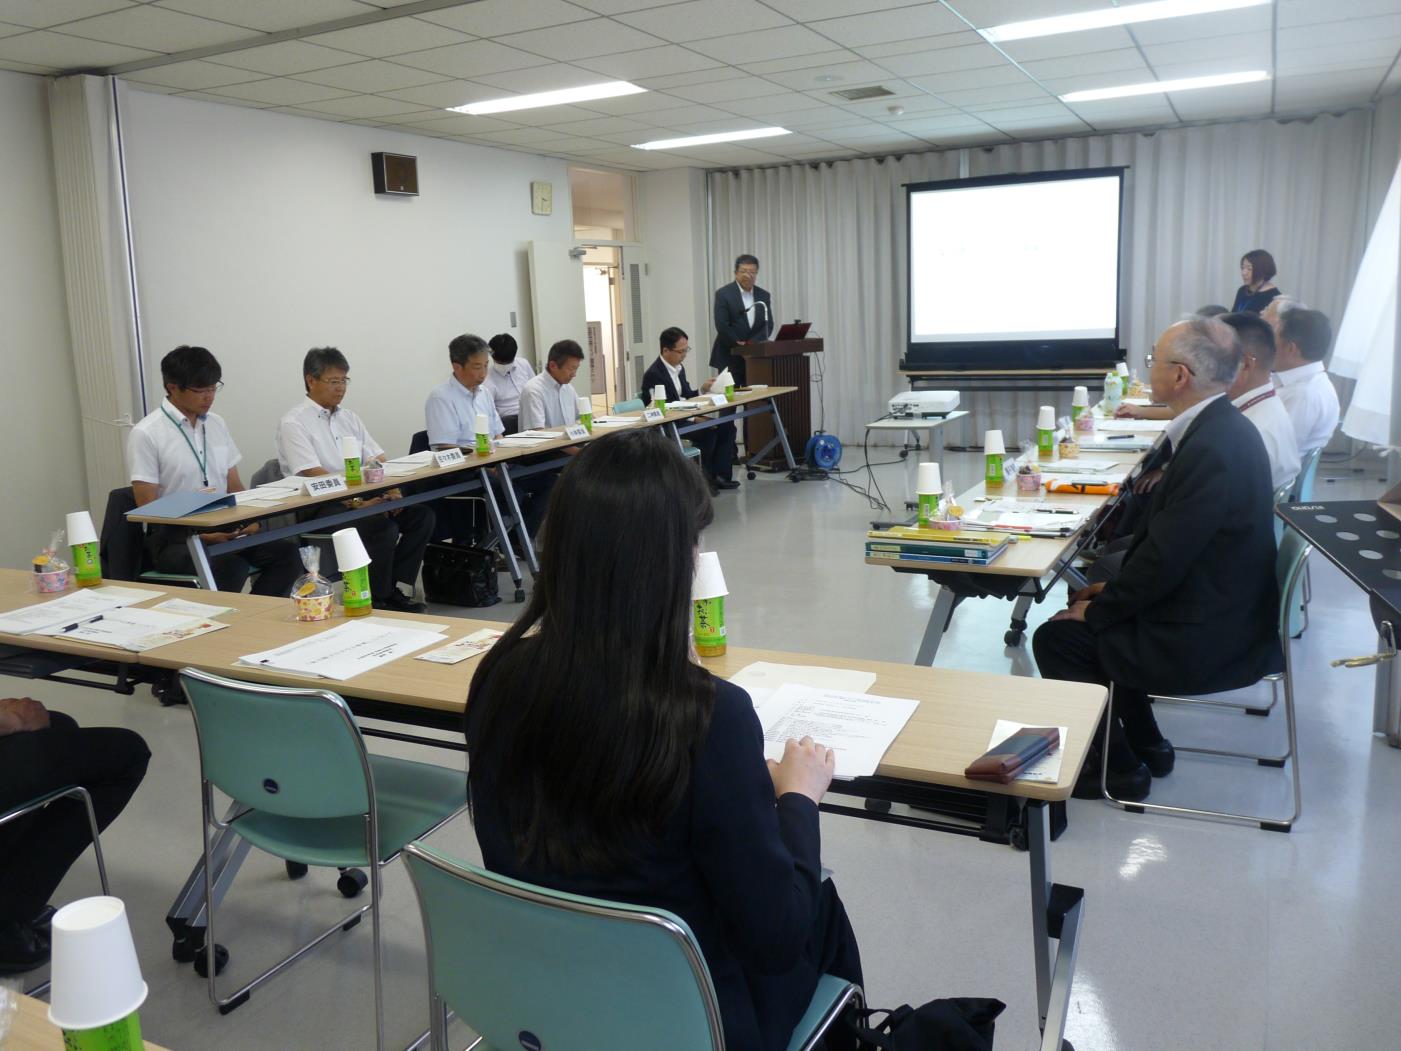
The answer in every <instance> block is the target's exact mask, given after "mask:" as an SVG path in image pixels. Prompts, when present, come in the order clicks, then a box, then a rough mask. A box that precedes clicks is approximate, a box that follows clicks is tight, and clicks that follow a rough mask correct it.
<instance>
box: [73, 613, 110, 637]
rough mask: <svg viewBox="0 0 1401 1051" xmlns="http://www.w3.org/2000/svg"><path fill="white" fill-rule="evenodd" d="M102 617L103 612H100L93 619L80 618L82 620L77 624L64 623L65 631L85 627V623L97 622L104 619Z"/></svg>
mask: <svg viewBox="0 0 1401 1051" xmlns="http://www.w3.org/2000/svg"><path fill="white" fill-rule="evenodd" d="M102 617H103V614H101V613H99V614H98V615H97V616H95V617H93V618H92V620H80V621H78V622H77V623H76V624H66V625H64V627H63V631H64V632H65V633H66V632H70V631H77V630H78V629H79V628H81V627H83V626H84V625H85V624H96V623H97V622H98V621H99V620H101V619H102Z"/></svg>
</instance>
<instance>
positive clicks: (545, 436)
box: [507, 430, 564, 441]
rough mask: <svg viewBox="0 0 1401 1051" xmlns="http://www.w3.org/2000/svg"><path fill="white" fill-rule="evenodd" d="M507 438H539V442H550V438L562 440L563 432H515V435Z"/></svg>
mask: <svg viewBox="0 0 1401 1051" xmlns="http://www.w3.org/2000/svg"><path fill="white" fill-rule="evenodd" d="M507 437H510V438H539V439H541V440H543V441H549V440H551V439H552V438H563V437H564V432H563V431H542V430H525V431H517V432H516V433H515V434H512V435H507Z"/></svg>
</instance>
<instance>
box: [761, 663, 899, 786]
mask: <svg viewBox="0 0 1401 1051" xmlns="http://www.w3.org/2000/svg"><path fill="white" fill-rule="evenodd" d="M751 696H752V695H751ZM918 707H919V702H918V701H913V700H909V699H908V698H904V697H877V696H874V695H873V694H868V693H853V692H848V691H845V690H834V689H830V688H823V687H818V686H809V685H803V684H799V683H791V682H790V683H787V684H785V685H783V686H780V687H779V688H778V689H776V690H774V691H772V692H771V693H768V694H767V695H763V696H761V698H756V699H755V701H754V711H755V713H756V714H757V715H758V716H759V723H760V725H761V726H762V727H763V729H764V758H766V759H773V760H780V759H782V758H783V749H784V745H785V744H786V742H787V741H788V740H789V739H790V738H792V739H795V740H802V738H804V737H811V738H812V739H813V740H814V741H816V742H817V743H818V744H821V745H826V746H827V747H828V748H831V749H832V750H833V751H834V752H836V753H837V755H836V760H837V772H836V776H837V777H839V778H842V779H844V780H845V779H849V778H853V777H869V776H871V775H872V774H874V773H875V772H876V767H878V766H880V761H881V759H882V758H883V757H884V755H885V753H886V750H887V749H888V748H889V747H890V745H891V743H892V742H894V740H895V738H896V737H897V736H898V735H899V733H900V731H901V730H902V729H904V726H905V724H906V723H907V722H909V721H910V716H912V715H914V713H915V709H916V708H918Z"/></svg>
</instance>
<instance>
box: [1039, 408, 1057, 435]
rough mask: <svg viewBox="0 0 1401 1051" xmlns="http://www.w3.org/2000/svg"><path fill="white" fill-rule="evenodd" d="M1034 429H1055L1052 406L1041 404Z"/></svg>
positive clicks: (1054, 412) (1054, 415) (1054, 413)
mask: <svg viewBox="0 0 1401 1051" xmlns="http://www.w3.org/2000/svg"><path fill="white" fill-rule="evenodd" d="M1036 429H1037V430H1038V431H1053V430H1055V429H1056V410H1055V407H1054V406H1051V405H1043V406H1041V411H1040V412H1039V413H1038V414H1037V416H1036Z"/></svg>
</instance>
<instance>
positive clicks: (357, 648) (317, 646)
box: [238, 623, 443, 682]
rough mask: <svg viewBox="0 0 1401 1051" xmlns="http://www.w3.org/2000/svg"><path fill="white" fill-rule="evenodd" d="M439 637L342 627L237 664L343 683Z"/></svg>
mask: <svg viewBox="0 0 1401 1051" xmlns="http://www.w3.org/2000/svg"><path fill="white" fill-rule="evenodd" d="M442 638H443V637H442V636H441V635H439V634H438V633H437V632H433V631H418V630H415V629H413V628H391V627H386V626H384V625H383V624H358V623H357V624H342V625H340V626H339V627H336V628H332V629H331V630H330V631H323V632H321V633H320V634H318V635H312V636H310V637H309V638H305V639H299V640H298V641H296V642H293V643H289V644H288V645H286V646H279V647H277V648H276V649H271V650H263V651H262V652H261V653H249V654H246V655H245V656H243V657H240V658H239V659H238V663H239V664H247V665H251V666H253V667H255V668H274V669H276V670H278V671H287V672H293V673H294V674H297V675H310V676H314V677H321V678H327V679H336V680H338V681H342V682H343V681H345V680H346V679H353V678H354V677H355V676H357V675H363V674H364V673H365V672H367V671H372V670H373V669H375V668H378V667H379V666H380V665H382V664H388V663H389V662H390V661H393V660H398V659H399V658H400V657H406V656H408V655H409V654H410V653H413V652H414V651H415V650H421V649H423V647H424V646H431V645H432V644H433V643H435V642H441V641H442Z"/></svg>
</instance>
